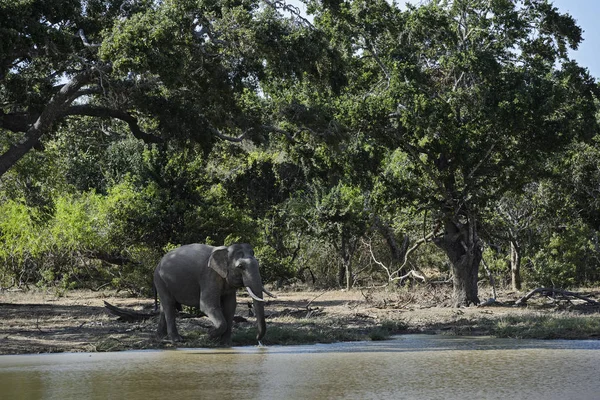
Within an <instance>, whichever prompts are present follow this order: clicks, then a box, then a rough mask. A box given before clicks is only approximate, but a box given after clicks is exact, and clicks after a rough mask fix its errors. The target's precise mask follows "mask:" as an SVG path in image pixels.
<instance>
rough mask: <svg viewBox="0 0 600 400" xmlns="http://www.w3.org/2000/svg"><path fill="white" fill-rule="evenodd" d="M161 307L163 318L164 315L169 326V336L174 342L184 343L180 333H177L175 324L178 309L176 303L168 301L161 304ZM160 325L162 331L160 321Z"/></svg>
mask: <svg viewBox="0 0 600 400" xmlns="http://www.w3.org/2000/svg"><path fill="white" fill-rule="evenodd" d="M161 307H162V312H161V317H162V315H163V314H164V316H165V317H164V318H165V322H166V325H167V333H168V334H169V337H170V338H171V340H172V341H174V342H183V338H182V337H181V336H180V335H179V332H177V325H176V324H175V318H176V317H177V309H176V304H175V302H170V301H166V302H164V303H163V304H161ZM158 323H159V329H160V321H159V322H158Z"/></svg>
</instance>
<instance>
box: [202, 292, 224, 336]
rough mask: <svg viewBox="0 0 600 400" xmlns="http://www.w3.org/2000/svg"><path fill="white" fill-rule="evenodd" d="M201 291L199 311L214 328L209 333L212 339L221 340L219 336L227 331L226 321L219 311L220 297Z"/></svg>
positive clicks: (220, 310) (221, 311)
mask: <svg viewBox="0 0 600 400" xmlns="http://www.w3.org/2000/svg"><path fill="white" fill-rule="evenodd" d="M207 292H208V291H203V292H202V293H201V294H200V310H201V311H202V312H203V313H204V314H206V316H207V317H208V319H210V321H211V322H212V323H213V325H214V326H215V328H214V329H213V330H212V331H211V332H210V333H209V336H210V337H211V338H212V339H219V340H220V339H221V336H222V335H223V333H225V331H226V330H227V321H226V320H225V317H224V316H223V310H222V309H221V296H220V295H217V294H212V295H211V294H208V293H207Z"/></svg>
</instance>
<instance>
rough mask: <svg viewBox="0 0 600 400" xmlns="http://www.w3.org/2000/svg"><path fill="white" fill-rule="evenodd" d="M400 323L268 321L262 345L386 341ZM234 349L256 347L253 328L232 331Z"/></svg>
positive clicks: (254, 329) (314, 320) (343, 320)
mask: <svg viewBox="0 0 600 400" xmlns="http://www.w3.org/2000/svg"><path fill="white" fill-rule="evenodd" d="M406 327H407V326H406V324H405V323H404V322H400V321H384V322H383V323H381V324H372V325H370V326H356V325H350V324H348V323H347V321H346V320H345V319H343V318H340V319H334V318H311V319H291V320H286V319H283V320H282V321H272V322H271V323H270V324H269V325H268V326H267V334H266V336H265V337H264V338H263V340H262V342H263V343H264V344H265V345H299V344H315V343H335V342H350V341H363V340H386V339H389V338H390V336H391V335H393V334H395V333H399V332H402V331H404V330H406ZM232 340H233V344H234V346H245V345H255V344H256V328H255V327H254V326H240V327H238V328H237V329H234V332H233V337H232Z"/></svg>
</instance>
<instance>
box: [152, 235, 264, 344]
mask: <svg viewBox="0 0 600 400" xmlns="http://www.w3.org/2000/svg"><path fill="white" fill-rule="evenodd" d="M154 285H155V286H156V292H157V294H158V298H159V299H160V307H161V308H160V317H159V321H158V337H159V338H164V337H165V336H167V335H168V336H169V338H170V339H171V340H173V341H182V340H183V339H182V337H181V336H180V335H179V333H178V332H177V326H176V325H175V317H176V313H177V311H176V307H177V306H178V303H179V304H185V305H187V306H191V307H200V311H202V312H203V313H204V314H206V316H208V318H209V319H210V320H211V322H212V323H213V325H214V329H213V330H211V332H210V337H211V338H213V339H215V340H218V341H219V342H220V343H221V344H222V345H226V346H229V345H231V329H232V325H233V317H234V315H235V308H236V303H237V301H236V291H237V289H238V288H241V287H246V289H247V290H248V293H249V294H250V296H251V297H252V298H253V302H254V313H255V316H256V322H257V327H258V334H257V335H256V339H257V340H259V341H260V340H261V339H262V338H263V336H264V335H265V333H266V331H267V327H266V324H265V312H264V303H263V302H264V299H263V297H262V293H263V291H264V292H265V293H267V294H268V295H270V296H272V295H271V294H270V293H269V292H268V291H267V290H265V289H264V288H263V284H262V279H261V277H260V272H259V268H258V261H257V260H256V258H255V257H254V251H253V250H252V246H250V245H249V244H245V243H244V244H233V245H231V246H221V247H214V246H209V245H205V244H198V243H195V244H188V245H184V246H181V247H178V248H176V249H174V250H171V251H170V252H168V253H167V254H165V255H164V256H163V258H162V259H161V261H160V262H159V264H158V266H157V267H156V269H155V271H154ZM273 297H274V296H273Z"/></svg>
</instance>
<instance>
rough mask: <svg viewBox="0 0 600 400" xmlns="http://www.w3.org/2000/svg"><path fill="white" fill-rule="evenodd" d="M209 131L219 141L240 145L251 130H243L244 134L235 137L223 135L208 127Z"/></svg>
mask: <svg viewBox="0 0 600 400" xmlns="http://www.w3.org/2000/svg"><path fill="white" fill-rule="evenodd" d="M209 129H210V131H211V132H212V134H213V135H215V136H216V137H218V138H219V139H221V140H226V141H228V142H233V143H240V142H242V141H243V140H244V139H245V138H246V135H247V134H248V132H249V131H250V130H251V129H252V128H250V129H247V130H245V131H244V133H242V134H241V135H240V136H237V137H234V136H228V135H225V134H223V133H221V132H220V131H219V130H218V129H217V128H215V127H213V126H209Z"/></svg>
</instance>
